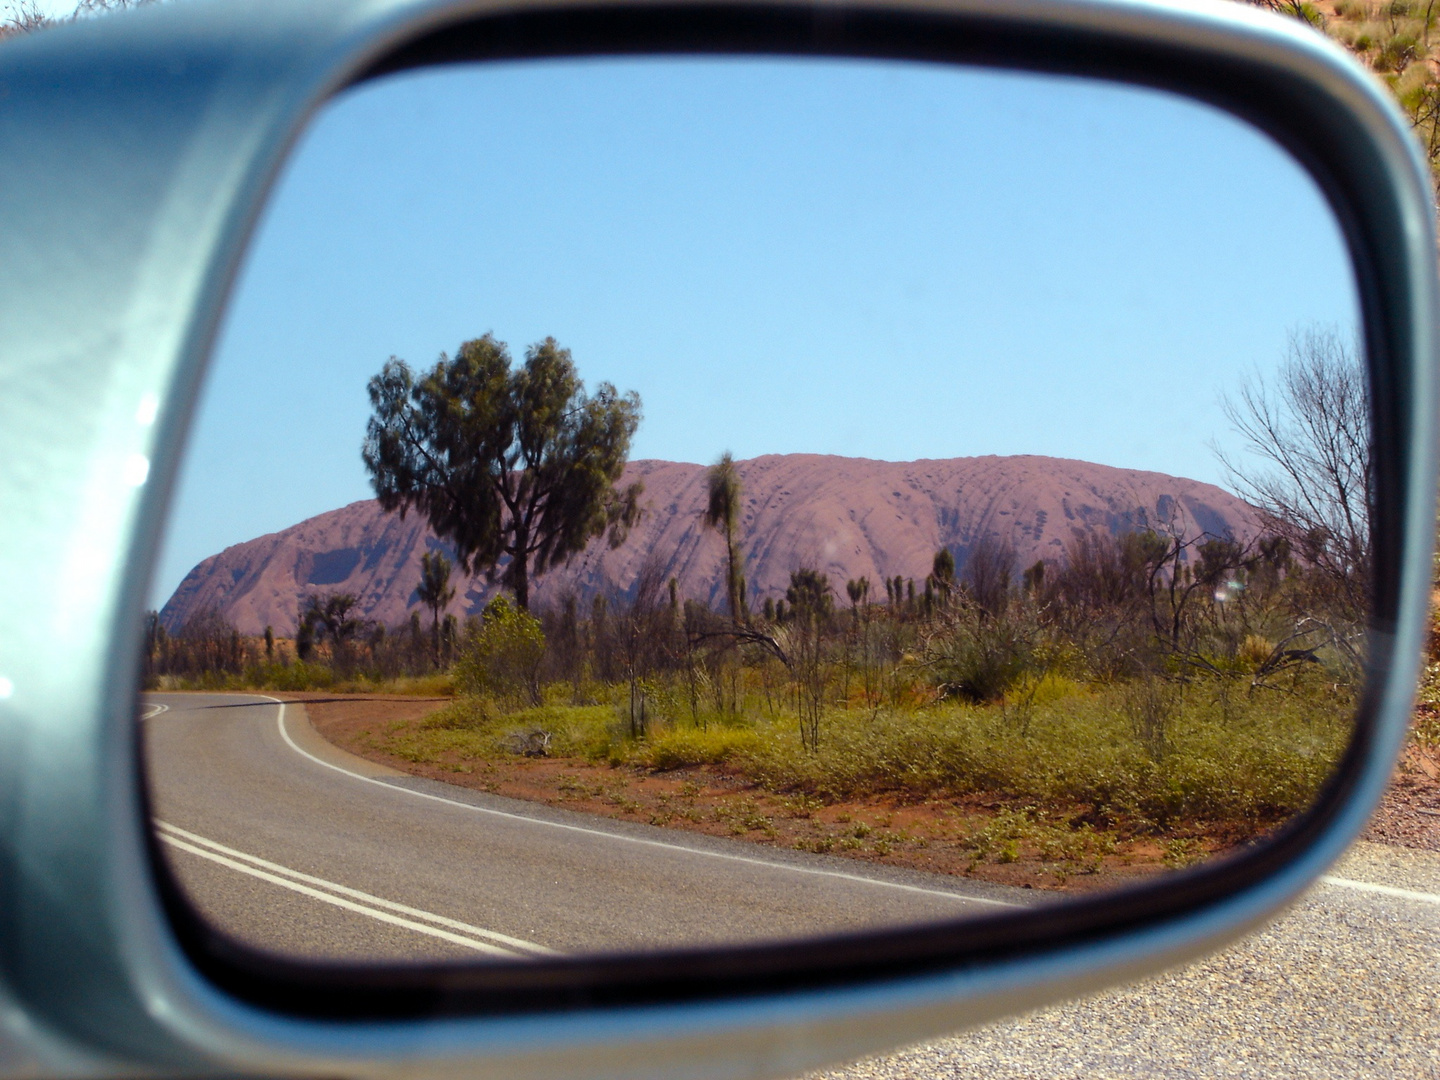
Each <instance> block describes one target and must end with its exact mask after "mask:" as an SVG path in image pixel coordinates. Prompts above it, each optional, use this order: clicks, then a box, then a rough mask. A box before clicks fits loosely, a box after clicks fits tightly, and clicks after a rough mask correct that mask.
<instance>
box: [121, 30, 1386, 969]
mask: <svg viewBox="0 0 1440 1080" xmlns="http://www.w3.org/2000/svg"><path fill="white" fill-rule="evenodd" d="M1357 325H1358V315H1357V306H1356V300H1355V295H1354V288H1353V283H1352V276H1351V271H1350V268H1349V263H1348V261H1347V257H1346V254H1345V250H1344V246H1343V242H1342V240H1341V237H1340V234H1339V231H1338V229H1337V228H1336V226H1335V223H1334V221H1333V219H1332V217H1331V215H1330V213H1329V211H1328V210H1327V208H1326V206H1325V204H1324V202H1323V200H1322V198H1321V197H1320V195H1319V194H1318V193H1317V190H1316V189H1315V187H1314V185H1313V184H1312V182H1311V181H1310V180H1309V179H1308V177H1307V176H1306V175H1305V174H1304V173H1303V172H1302V171H1301V170H1300V169H1299V168H1298V167H1297V166H1296V165H1295V164H1294V163H1293V162H1292V161H1291V160H1290V159H1289V158H1287V157H1286V156H1285V154H1284V153H1283V152H1281V151H1280V150H1279V149H1277V148H1276V147H1275V146H1274V145H1273V144H1272V143H1270V142H1269V141H1268V140H1267V139H1266V138H1265V137H1264V136H1262V135H1260V134H1258V133H1257V132H1255V131H1253V130H1251V129H1249V128H1247V127H1246V126H1244V125H1243V124H1241V123H1239V122H1238V121H1236V120H1234V119H1232V118H1229V117H1227V116H1225V115H1222V114H1220V113H1217V112H1215V111H1213V110H1211V109H1209V108H1207V107H1202V106H1199V105H1196V104H1194V103H1189V102H1185V101H1182V100H1179V99H1175V98H1172V97H1168V96H1165V95H1162V94H1158V93H1155V92H1151V91H1141V90H1135V89H1129V88H1121V87H1113V86H1106V85H1099V84H1093V83H1088V82H1083V81H1077V80H1064V79H1057V78H1049V77H1043V78H1042V77H1036V76H1028V75H1016V74H1009V73H996V72H983V71H966V70H958V69H948V68H945V67H940V66H924V65H905V64H895V63H875V62H859V61H853V60H844V61H838V60H837V61H817V60H776V59H713V58H711V59H684V60H667V59H609V60H603V61H546V62H535V63H515V64H491V65H487V66H476V67H473V68H450V69H444V70H439V71H433V72H423V73H419V74H410V75H406V76H403V77H395V78H390V79H387V80H384V81H381V82H377V83H373V84H369V85H366V86H362V87H360V88H359V89H356V90H352V91H350V92H348V93H346V94H345V95H343V96H342V97H341V98H340V99H338V100H337V101H335V102H334V103H332V105H331V106H330V107H329V108H328V110H327V111H326V112H325V113H324V114H323V115H322V116H321V117H320V118H319V120H318V121H317V122H316V124H315V125H314V128H313V129H312V130H311V131H310V133H309V134H308V135H307V136H306V138H305V140H304V141H303V143H302V144H301V146H300V148H299V150H298V151H297V153H296V156H295V159H294V161H293V162H292V164H291V165H290V167H289V170H288V172H287V174H286V175H285V176H284V178H283V180H282V182H281V183H280V185H279V188H278V191H277V193H276V195H275V196H274V199H273V201H272V204H271V206H270V207H269V209H268V211H267V217H266V218H265V220H264V221H263V223H262V225H261V227H260V230H259V232H258V235H257V238H256V240H255V242H254V245H253V249H252V250H251V252H250V255H249V259H248V263H247V265H246V267H245V269H244V271H243V273H242V276H241V279H240V281H239V284H238V286H237V290H236V295H235V298H234V301H233V304H232V307H231V309H230V312H229V315H228V322H227V324H226V326H225V328H224V331H223V334H222V336H221V339H220V343H219V345H218V346H217V352H216V359H215V363H214V370H213V371H212V372H211V374H210V376H209V382H208V388H207V391H206V395H205V397H204V399H203V402H202V404H201V407H200V411H199V415H198V420H197V425H196V430H195V433H194V437H193V439H192V440H191V443H192V445H191V447H190V450H189V453H188V456H187V459H186V462H185V465H184V472H183V475H182V478H181V483H180V487H179V492H178V496H177V501H176V508H175V511H174V514H173V516H172V520H171V521H170V523H169V532H168V538H167V540H166V547H165V550H164V555H163V559H162V562H161V565H160V569H159V572H158V577H157V585H156V591H155V594H154V605H155V607H156V609H157V612H156V613H152V615H151V616H150V617H149V619H150V621H149V624H148V629H149V633H148V636H147V652H146V655H145V658H144V664H145V680H146V682H145V685H146V688H147V690H146V693H145V695H144V697H143V699H142V702H141V715H142V717H143V720H142V724H143V731H144V745H145V748H146V761H147V767H148V776H149V783H150V790H151V796H152V800H153V804H152V805H153V812H154V816H155V821H156V828H157V830H158V835H159V838H160V839H161V841H163V843H162V844H161V850H163V852H164V853H165V857H166V858H167V860H168V861H169V865H170V867H171V869H172V870H173V872H174V874H175V875H176V878H177V880H178V881H179V882H180V884H181V885H182V887H183V888H184V890H185V891H186V893H187V894H188V896H189V897H190V899H191V901H192V902H193V904H194V905H195V906H196V908H197V909H198V910H199V911H200V912H201V914H202V915H203V916H204V917H205V918H206V919H208V920H209V921H210V922H211V923H212V924H213V925H215V926H216V927H218V928H219V929H221V930H222V931H224V932H226V933H228V934H230V935H232V936H234V937H236V938H238V939H240V940H242V941H244V942H246V943H248V944H250V945H252V946H255V947H257V948H261V949H265V950H270V951H273V952H279V953H284V954H288V955H293V956H299V957H307V958H345V959H368V960H375V961H402V962H403V961H420V960H425V961H429V960H436V959H443V960H466V961H473V960H477V959H479V960H507V959H527V960H528V959H534V958H538V957H546V956H551V955H554V954H561V953H563V954H575V953H583V952H600V951H614V950H629V949H652V948H660V947H677V946H695V945H713V944H717V943H728V942H753V941H761V940H774V939H777V938H787V937H799V936H810V935H816V934H825V933H833V932H839V931H848V930H856V929H861V928H868V927H876V926H886V925H899V924H905V923H916V922H926V921H933V920H940V919H951V918H955V917H964V916H972V915H984V914H988V913H991V912H994V911H997V910H1002V909H1003V908H1004V907H1006V906H1013V905H1033V904H1039V903H1048V902H1054V901H1057V900H1063V899H1064V897H1065V896H1067V895H1070V894H1073V893H1075V892H1078V891H1093V890H1097V889H1114V888H1117V887H1121V886H1124V885H1125V884H1127V883H1131V882H1134V881H1137V880H1139V879H1143V878H1146V877H1148V876H1151V875H1155V874H1158V873H1162V872H1165V871H1167V870H1171V869H1174V868H1179V867H1183V866H1187V865H1190V864H1192V863H1195V862H1197V861H1200V860H1204V859H1208V858H1216V857H1221V856H1223V855H1224V854H1225V853H1227V852H1230V851H1233V850H1234V849H1235V848H1236V847H1237V846H1239V845H1243V844H1246V843H1248V842H1251V841H1253V840H1254V839H1256V838H1257V837H1260V836H1263V835H1264V834H1265V833H1267V832H1268V831H1270V830H1272V829H1274V828H1275V827H1276V826H1277V825H1279V824H1280V823H1282V822H1283V821H1285V820H1286V819H1287V818H1288V817H1290V816H1292V815H1294V814H1295V813H1297V812H1298V811H1300V810H1302V809H1303V808H1304V807H1305V806H1306V805H1307V802H1308V801H1309V800H1310V799H1312V798H1313V796H1314V795H1315V793H1316V791H1317V790H1318V787H1319V785H1320V784H1321V783H1322V782H1323V780H1324V779H1325V777H1326V775H1327V772H1328V771H1329V770H1330V769H1331V767H1332V766H1333V764H1334V763H1335V761H1336V760H1337V757H1338V755H1339V754H1340V753H1341V751H1342V748H1343V747H1344V745H1345V742H1346V740H1347V738H1348V735H1349V731H1350V725H1351V714H1352V707H1353V703H1354V701H1355V697H1356V692H1357V686H1358V680H1359V678H1360V666H1361V654H1362V652H1363V642H1362V635H1363V627H1364V624H1365V619H1366V611H1365V604H1366V600H1365V597H1366V587H1365V581H1366V572H1367V567H1368V564H1369V540H1368V534H1367V497H1366V492H1367V480H1368V475H1369V466H1368V462H1369V456H1368V455H1369V441H1368V435H1367V422H1368V421H1367V410H1366V403H1365V402H1366V384H1365V380H1364V374H1363V371H1362V368H1361V360H1360V356H1359V353H1358V350H1357V347H1356V345H1355V340H1356V337H1357V329H1356V328H1357ZM282 702H283V704H282Z"/></svg>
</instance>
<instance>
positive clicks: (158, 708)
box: [140, 701, 170, 720]
mask: <svg viewBox="0 0 1440 1080" xmlns="http://www.w3.org/2000/svg"><path fill="white" fill-rule="evenodd" d="M146 708H147V709H150V710H151V711H150V712H143V713H141V714H140V719H141V720H150V719H153V718H154V717H157V716H159V715H160V714H161V713H162V712H169V711H170V706H169V705H161V704H160V703H158V702H154V701H152V702H150V704H148V705H147V706H146Z"/></svg>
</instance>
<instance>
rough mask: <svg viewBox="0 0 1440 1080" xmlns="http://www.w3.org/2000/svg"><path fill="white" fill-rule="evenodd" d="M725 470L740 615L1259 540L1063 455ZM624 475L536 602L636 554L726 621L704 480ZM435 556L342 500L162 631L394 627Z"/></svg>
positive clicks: (476, 602)
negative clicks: (948, 560) (306, 614)
mask: <svg viewBox="0 0 1440 1080" xmlns="http://www.w3.org/2000/svg"><path fill="white" fill-rule="evenodd" d="M738 464H739V470H740V476H741V480H742V483H743V490H744V516H743V519H742V521H741V528H740V535H741V538H742V544H741V548H742V550H743V552H744V554H745V560H746V576H747V578H748V583H749V596H750V598H751V603H752V605H755V606H758V605H759V604H761V603H763V602H764V599H765V598H766V597H779V596H782V595H783V594H784V591H785V586H786V585H787V584H788V582H789V577H790V573H791V571H793V570H795V569H797V568H798V567H800V566H812V567H815V568H817V569H819V570H821V571H823V572H824V573H826V574H828V575H829V576H830V579H831V581H832V583H834V585H835V588H836V591H837V593H838V594H839V595H840V596H841V597H843V595H844V584H845V582H846V581H847V580H848V579H850V578H857V577H861V576H865V577H868V578H869V579H870V580H871V582H872V583H873V584H872V590H873V591H872V595H879V596H880V597H881V598H882V599H883V597H884V589H883V585H882V584H881V582H882V579H884V578H886V577H891V578H893V577H894V576H895V575H897V574H900V575H903V576H904V577H906V578H914V579H915V580H916V581H917V583H918V582H922V581H923V579H924V577H925V575H926V574H927V573H928V572H929V570H930V563H931V559H932V557H933V556H934V554H935V551H936V550H937V549H938V548H940V547H942V546H943V547H948V548H950V550H951V551H952V552H953V553H954V555H955V562H956V565H957V566H959V567H963V566H964V563H965V558H966V555H967V553H968V552H969V550H970V549H971V548H972V547H973V546H974V545H975V544H976V543H977V541H979V540H980V539H982V538H984V537H990V538H993V539H995V540H998V541H1000V542H1002V543H1007V544H1009V545H1010V546H1011V547H1012V548H1013V549H1014V551H1015V555H1016V567H1017V572H1018V570H1019V569H1021V568H1023V567H1026V566H1029V565H1031V564H1033V563H1034V562H1035V561H1036V560H1037V559H1045V560H1047V561H1049V562H1052V563H1059V562H1061V561H1063V559H1064V552H1065V544H1066V542H1067V541H1068V540H1069V539H1070V537H1071V536H1072V535H1073V534H1074V533H1075V531H1076V530H1104V531H1108V532H1111V533H1120V532H1125V531H1128V530H1130V529H1133V528H1136V527H1137V526H1139V525H1141V524H1144V523H1146V522H1149V523H1155V522H1157V521H1173V522H1176V523H1179V524H1180V525H1182V526H1183V527H1184V529H1185V530H1186V532H1187V534H1188V535H1192V536H1193V535H1198V534H1202V533H1209V534H1212V535H1216V536H1224V535H1234V536H1235V537H1237V538H1239V539H1248V538H1249V537H1250V536H1252V535H1253V534H1254V533H1255V531H1256V529H1257V527H1258V522H1257V520H1256V518H1255V515H1254V512H1253V511H1252V510H1251V508H1250V507H1249V506H1248V505H1247V504H1245V503H1244V502H1242V501H1241V500H1240V499H1238V498H1236V497H1235V496H1234V495H1231V494H1229V493H1228V492H1226V491H1223V490H1221V489H1220V488H1218V487H1215V486H1213V485H1210V484H1202V483H1200V482H1198V481H1194V480H1185V479H1180V478H1177V477H1173V476H1166V475H1164V474H1162V473H1153V472H1141V471H1138V470H1131V469H1116V468H1111V467H1109V466H1104V465H1094V464H1090V463H1088V462H1083V461H1070V460H1065V459H1060V458H1047V457H1034V456H1016V457H994V456H990V457H974V458H951V459H946V460H923V461H907V462H889V461H870V460H865V459H860V458H843V457H831V456H824V455H819V454H785V455H768V456H765V457H759V458H754V459H752V460H750V461H743V462H739V463H738ZM633 479H641V480H643V481H644V482H645V496H644V499H643V500H642V502H643V504H644V506H645V509H646V513H645V517H644V519H643V520H642V521H641V523H640V524H639V525H638V526H637V527H636V528H635V529H634V530H633V532H632V533H631V535H630V538H629V540H628V541H627V542H626V543H625V544H624V545H623V546H621V547H620V548H618V549H615V550H611V549H610V548H609V547H608V546H607V545H606V544H605V543H604V541H603V540H602V541H596V542H594V543H592V544H591V545H590V547H589V548H587V549H586V550H585V551H583V552H582V553H580V554H579V555H577V556H576V557H575V558H574V559H573V560H572V561H571V562H570V564H569V565H568V566H566V567H563V568H561V569H559V570H554V571H551V572H550V573H547V574H545V575H544V576H543V577H541V578H540V580H539V584H538V587H537V588H536V589H535V591H534V594H533V595H534V600H533V604H534V606H536V607H537V608H540V607H544V606H547V605H551V604H554V603H556V602H557V600H558V598H559V597H561V596H562V595H564V594H565V593H566V591H568V590H573V591H574V592H575V594H576V595H577V597H578V599H579V600H580V602H581V603H582V604H588V603H589V601H590V599H591V598H592V597H593V596H594V595H595V594H596V593H598V592H606V593H610V594H614V595H616V596H617V597H619V596H623V595H624V594H625V593H626V592H627V590H629V589H630V588H632V587H633V585H634V582H635V578H636V575H637V574H638V572H639V570H640V567H641V565H642V563H643V562H644V560H645V559H646V558H647V557H649V558H655V559H657V560H659V562H660V564H661V567H662V569H663V572H664V574H665V576H666V577H667V578H669V577H672V576H673V577H675V578H676V579H678V583H679V589H680V593H681V595H682V596H684V597H687V598H694V599H698V600H703V601H705V602H707V603H709V604H711V605H712V606H714V607H716V608H717V609H718V608H723V606H724V603H725V599H724V597H725V577H724V568H723V560H724V553H725V545H724V543H723V541H722V540H721V538H720V536H719V535H718V534H716V533H715V532H714V531H712V530H707V529H705V528H704V527H703V526H702V523H701V519H700V514H701V510H702V509H703V507H704V504H705V467H704V466H703V465H693V464H686V463H681V462H671V461H635V462H631V463H630V464H629V466H627V468H626V474H625V482H627V483H628V482H629V481H630V480H633ZM436 547H439V548H444V547H445V545H444V544H442V543H441V542H439V541H437V540H436V538H435V536H434V535H433V534H432V533H431V532H430V530H429V529H428V528H427V527H426V525H425V523H424V521H423V520H422V519H421V518H419V517H417V516H416V515H415V514H413V513H412V514H410V515H408V516H407V517H406V518H405V519H404V520H401V519H400V517H399V516H397V515H391V514H385V513H382V512H381V510H380V508H379V506H378V505H377V504H376V503H375V502H374V501H364V502H357V503H352V504H351V505H349V506H346V507H343V508H341V509H339V510H333V511H331V512H329V513H326V514H320V515H318V516H316V517H313V518H310V519H308V520H306V521H302V522H300V523H299V524H298V525H294V526H292V527H291V528H289V529H285V530H284V531H282V532H278V533H272V534H270V535H269V536H261V537H258V538H257V539H254V540H250V541H248V542H246V543H243V544H236V545H235V546H234V547H230V548H227V549H226V550H225V551H222V552H221V553H219V554H218V555H213V556H211V557H210V558H208V559H206V560H205V561H204V562H202V563H200V565H198V566H197V567H195V569H193V570H192V571H191V572H190V573H189V575H187V576H186V578H185V580H184V581H183V582H182V583H181V584H180V587H179V588H178V589H177V590H176V591H175V595H174V596H172V597H171V598H170V600H169V602H168V603H167V604H166V605H165V608H164V610H163V611H162V612H161V618H162V620H163V621H164V623H165V625H166V626H167V627H168V628H169V629H171V630H172V631H174V630H178V629H179V628H180V627H181V626H182V625H183V623H184V622H185V620H186V619H187V618H189V617H190V616H191V615H193V614H196V613H198V612H200V611H203V610H205V609H207V608H216V609H218V610H219V611H221V612H222V613H223V614H224V615H225V616H226V617H227V618H228V619H230V620H231V621H232V622H233V623H234V624H235V625H236V626H237V627H238V628H239V629H240V631H241V632H242V633H246V634H259V633H261V632H263V630H264V628H265V627H266V626H267V625H268V626H272V627H274V629H275V631H276V632H277V633H280V634H288V633H291V632H293V630H294V627H295V622H296V617H297V612H298V610H299V605H300V602H301V598H302V597H303V596H304V595H305V594H306V593H311V592H321V593H324V592H349V593H354V594H355V595H356V596H358V597H359V598H360V609H361V611H362V613H363V615H364V616H365V617H366V618H369V619H375V620H378V621H380V622H383V623H385V624H387V625H395V624H398V623H401V622H403V621H405V620H406V619H408V618H409V613H410V611H411V610H412V609H413V608H415V607H416V606H417V601H416V599H415V595H414V593H415V586H416V584H417V583H418V582H419V578H420V555H421V553H422V552H424V551H426V550H429V549H432V548H436ZM495 591H496V586H494V585H491V584H489V583H488V582H487V581H486V580H485V579H484V577H483V576H482V577H477V578H473V579H465V580H461V581H459V582H458V583H457V589H456V593H457V595H456V599H455V601H454V603H453V604H452V605H451V608H450V610H451V611H452V612H453V613H455V614H456V615H458V616H461V617H462V618H463V617H464V616H466V615H468V614H473V613H477V612H478V611H479V610H480V608H482V607H483V606H484V604H485V602H486V600H488V599H489V597H490V596H492V595H493V594H494V592H495ZM842 603H843V601H842Z"/></svg>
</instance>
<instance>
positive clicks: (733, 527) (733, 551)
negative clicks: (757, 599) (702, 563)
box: [705, 450, 748, 623]
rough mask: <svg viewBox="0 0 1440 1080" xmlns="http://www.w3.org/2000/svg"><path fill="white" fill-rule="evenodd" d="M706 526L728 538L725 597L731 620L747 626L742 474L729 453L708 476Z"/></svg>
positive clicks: (723, 456)
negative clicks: (739, 541) (741, 540)
mask: <svg viewBox="0 0 1440 1080" xmlns="http://www.w3.org/2000/svg"><path fill="white" fill-rule="evenodd" d="M705 488H706V502H705V524H706V525H707V526H709V527H710V528H712V529H715V530H717V531H719V533H720V534H721V535H722V536H723V537H724V538H725V595H726V598H727V600H728V601H729V604H730V618H731V619H733V620H734V621H735V622H736V623H745V622H746V621H747V620H748V612H746V610H745V567H744V565H743V556H741V554H740V552H739V551H738V550H737V544H736V540H737V537H736V533H737V531H738V530H739V524H740V473H739V470H737V469H736V468H735V459H734V458H733V457H732V456H731V455H730V451H728V450H727V451H725V453H723V454H721V455H720V460H719V461H717V462H715V464H714V465H711V466H710V468H709V469H708V470H707V471H706V473H705Z"/></svg>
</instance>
